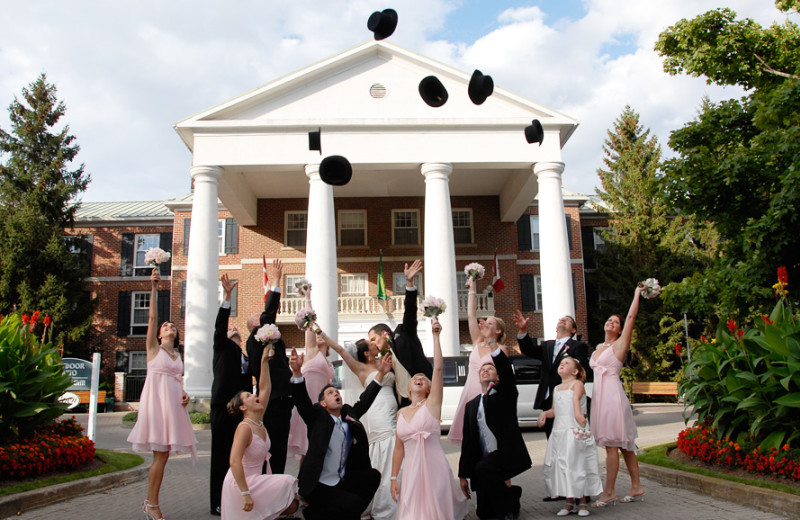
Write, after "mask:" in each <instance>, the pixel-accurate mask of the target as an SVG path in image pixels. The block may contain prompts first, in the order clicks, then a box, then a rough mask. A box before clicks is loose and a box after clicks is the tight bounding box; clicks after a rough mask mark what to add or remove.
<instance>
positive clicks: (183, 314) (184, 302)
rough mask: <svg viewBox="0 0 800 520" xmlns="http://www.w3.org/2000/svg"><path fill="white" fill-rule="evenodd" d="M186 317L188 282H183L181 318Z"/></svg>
mask: <svg viewBox="0 0 800 520" xmlns="http://www.w3.org/2000/svg"><path fill="white" fill-rule="evenodd" d="M185 317H186V280H181V318H185Z"/></svg>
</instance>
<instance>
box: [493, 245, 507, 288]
mask: <svg viewBox="0 0 800 520" xmlns="http://www.w3.org/2000/svg"><path fill="white" fill-rule="evenodd" d="M505 286H506V284H504V283H503V280H502V279H501V278H500V263H499V262H498V261H497V249H495V250H494V263H493V264H492V289H494V292H495V293H499V292H500V291H502V290H503V289H504V288H505Z"/></svg>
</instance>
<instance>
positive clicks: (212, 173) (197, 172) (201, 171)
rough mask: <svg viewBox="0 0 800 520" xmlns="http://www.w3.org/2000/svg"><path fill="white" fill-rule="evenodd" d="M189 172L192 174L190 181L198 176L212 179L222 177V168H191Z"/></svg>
mask: <svg viewBox="0 0 800 520" xmlns="http://www.w3.org/2000/svg"><path fill="white" fill-rule="evenodd" d="M189 171H190V172H191V174H192V179H195V178H197V177H200V176H205V177H214V178H215V179H219V178H220V177H222V168H220V167H219V166H192V167H191V169H190V170H189Z"/></svg>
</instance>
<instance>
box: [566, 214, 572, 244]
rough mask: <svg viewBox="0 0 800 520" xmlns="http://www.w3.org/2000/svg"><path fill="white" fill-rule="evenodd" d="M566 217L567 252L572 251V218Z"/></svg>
mask: <svg viewBox="0 0 800 520" xmlns="http://www.w3.org/2000/svg"><path fill="white" fill-rule="evenodd" d="M566 217H567V244H568V245H569V250H570V251H572V217H571V216H570V215H566Z"/></svg>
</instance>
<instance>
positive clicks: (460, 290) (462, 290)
mask: <svg viewBox="0 0 800 520" xmlns="http://www.w3.org/2000/svg"><path fill="white" fill-rule="evenodd" d="M466 283H467V273H465V272H464V271H456V296H459V297H461V296H466V295H467V294H468V293H469V289H467V287H466Z"/></svg>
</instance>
